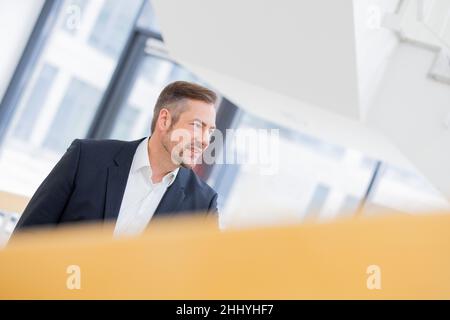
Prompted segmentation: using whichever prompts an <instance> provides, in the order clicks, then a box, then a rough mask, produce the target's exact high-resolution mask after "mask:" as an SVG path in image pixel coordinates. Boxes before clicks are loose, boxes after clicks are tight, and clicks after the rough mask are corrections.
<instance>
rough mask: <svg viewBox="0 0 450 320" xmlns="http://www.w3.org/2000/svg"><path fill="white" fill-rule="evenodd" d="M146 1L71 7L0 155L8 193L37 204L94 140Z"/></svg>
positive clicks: (77, 1) (74, 0) (101, 0)
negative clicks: (74, 147)
mask: <svg viewBox="0 0 450 320" xmlns="http://www.w3.org/2000/svg"><path fill="white" fill-rule="evenodd" d="M142 4H143V0H127V1H123V0H96V1H86V0H70V1H69V0H66V1H65V2H64V4H63V6H62V7H61V9H60V11H59V13H58V18H57V22H56V23H55V26H54V28H53V30H51V32H50V36H49V38H48V40H47V41H46V44H45V47H44V49H43V51H42V53H41V56H40V57H39V59H38V61H37V63H36V64H35V65H34V71H33V74H32V76H31V77H30V78H29V79H28V80H27V83H26V87H25V90H23V92H21V96H20V100H19V102H18V103H17V105H16V106H15V114H14V116H13V119H12V121H11V122H10V125H9V127H8V130H7V132H6V135H5V139H3V144H2V148H1V151H0V189H2V190H6V191H10V192H13V193H17V194H23V195H27V196H31V195H32V194H33V192H34V191H35V189H36V188H37V186H38V185H39V184H40V182H41V181H42V180H43V179H44V178H45V176H46V175H47V174H48V172H49V171H50V170H51V168H52V167H53V166H54V165H55V163H56V162H57V161H58V159H59V158H60V157H61V155H62V153H63V152H64V151H65V149H66V148H67V147H68V145H69V144H70V142H71V141H72V140H73V139H75V138H83V137H85V136H86V134H87V132H88V129H89V126H90V124H91V122H92V121H93V118H94V116H95V113H96V110H97V107H98V105H99V102H100V100H101V97H102V95H103V94H104V92H105V90H106V88H107V86H108V85H109V82H110V80H111V77H112V74H113V71H114V70H115V68H116V65H117V63H118V59H119V56H120V53H121V51H122V50H123V48H124V47H125V44H126V42H127V39H128V36H129V35H130V34H131V32H132V30H133V29H134V26H135V23H136V21H137V18H138V16H139V13H140V9H141V7H142Z"/></svg>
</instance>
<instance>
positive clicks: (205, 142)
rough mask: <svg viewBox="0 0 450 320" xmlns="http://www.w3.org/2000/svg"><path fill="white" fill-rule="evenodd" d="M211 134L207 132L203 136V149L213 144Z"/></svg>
mask: <svg viewBox="0 0 450 320" xmlns="http://www.w3.org/2000/svg"><path fill="white" fill-rule="evenodd" d="M211 136H212V134H211V132H210V131H209V130H205V131H204V132H203V135H202V148H203V149H206V148H207V147H208V146H209V143H210V142H211Z"/></svg>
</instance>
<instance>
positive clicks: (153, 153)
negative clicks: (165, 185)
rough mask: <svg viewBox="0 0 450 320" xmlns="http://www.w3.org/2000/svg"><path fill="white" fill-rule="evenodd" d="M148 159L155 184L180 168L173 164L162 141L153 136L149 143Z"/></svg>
mask: <svg viewBox="0 0 450 320" xmlns="http://www.w3.org/2000/svg"><path fill="white" fill-rule="evenodd" d="M147 152H148V158H149V159H150V167H151V168H152V177H151V179H152V181H153V183H158V182H161V180H162V178H163V177H164V176H165V175H166V174H168V173H169V172H171V171H173V170H175V169H176V168H177V167H178V166H177V165H175V164H174V163H173V162H172V159H171V157H170V153H169V152H168V151H167V150H166V149H165V148H164V146H163V145H162V143H161V141H160V139H158V138H157V137H156V136H154V135H152V136H150V138H149V139H148V143H147Z"/></svg>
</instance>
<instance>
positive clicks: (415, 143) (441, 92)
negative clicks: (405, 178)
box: [367, 43, 450, 198]
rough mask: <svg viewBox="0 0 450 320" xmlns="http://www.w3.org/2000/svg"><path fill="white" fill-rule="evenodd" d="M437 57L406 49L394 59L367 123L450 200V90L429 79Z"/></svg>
mask: <svg viewBox="0 0 450 320" xmlns="http://www.w3.org/2000/svg"><path fill="white" fill-rule="evenodd" d="M435 55H436V54H435V53H434V52H433V51H431V50H429V49H423V48H421V47H419V46H416V45H412V44H408V43H401V44H399V46H398V47H397V48H396V50H395V53H394V55H393V56H392V57H391V60H390V62H389V65H388V67H387V69H386V72H385V75H384V77H383V80H382V83H381V86H380V88H379V92H378V94H377V96H376V99H375V100H374V104H373V105H372V107H371V110H370V111H369V113H368V117H367V119H368V120H367V121H368V124H369V125H371V126H372V127H374V128H376V129H378V130H379V131H381V132H382V133H384V134H385V135H386V136H387V137H388V138H389V140H390V141H392V142H393V143H394V144H395V145H396V146H397V147H398V148H399V149H400V150H401V151H402V153H403V154H404V155H405V156H406V157H407V158H408V159H409V160H410V161H411V162H412V163H413V164H414V165H415V166H416V167H417V168H418V169H419V171H420V172H421V173H422V174H423V175H425V176H426V178H428V180H429V181H430V182H431V183H433V184H434V185H435V186H436V187H437V188H438V189H439V190H440V191H441V192H443V193H444V194H445V195H446V196H447V197H448V198H450V128H447V127H446V126H445V124H444V119H445V117H446V115H448V114H449V113H450V85H448V84H444V83H442V82H437V81H435V80H433V79H430V78H429V77H428V76H427V73H428V71H429V69H430V66H431V65H432V63H433V60H434V58H435Z"/></svg>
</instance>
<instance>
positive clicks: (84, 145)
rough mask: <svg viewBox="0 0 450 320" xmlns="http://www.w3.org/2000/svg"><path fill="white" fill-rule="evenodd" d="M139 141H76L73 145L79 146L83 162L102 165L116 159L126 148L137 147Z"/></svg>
mask: <svg viewBox="0 0 450 320" xmlns="http://www.w3.org/2000/svg"><path fill="white" fill-rule="evenodd" d="M139 141H140V140H136V141H122V140H112V139H104V140H96V139H76V140H74V142H72V144H75V143H76V144H78V146H79V148H80V156H81V158H82V159H83V160H88V161H90V162H91V163H98V164H100V163H103V162H105V161H107V162H109V161H110V160H112V159H114V158H115V157H116V155H117V154H119V152H120V151H121V150H122V149H123V148H124V147H130V146H131V145H136V146H137V144H138V143H139ZM92 161H94V162H92Z"/></svg>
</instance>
